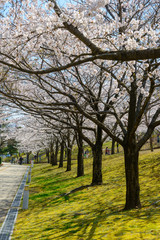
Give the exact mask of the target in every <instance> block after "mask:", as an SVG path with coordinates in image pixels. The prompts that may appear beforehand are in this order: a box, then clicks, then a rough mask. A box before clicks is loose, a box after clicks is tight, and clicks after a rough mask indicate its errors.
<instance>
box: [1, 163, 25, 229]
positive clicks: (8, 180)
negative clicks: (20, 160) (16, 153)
mask: <svg viewBox="0 0 160 240" xmlns="http://www.w3.org/2000/svg"><path fill="white" fill-rule="evenodd" d="M26 169H27V166H23V165H16V164H15V165H14V164H10V163H3V166H2V167H0V226H1V225H2V223H3V221H4V219H5V217H6V215H7V212H8V210H9V208H10V207H11V204H12V201H13V199H14V197H15V195H16V192H17V190H18V187H19V185H20V183H21V180H22V177H23V175H24V174H25V172H26Z"/></svg>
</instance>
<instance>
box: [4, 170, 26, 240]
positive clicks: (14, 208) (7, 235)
mask: <svg viewBox="0 0 160 240" xmlns="http://www.w3.org/2000/svg"><path fill="white" fill-rule="evenodd" d="M28 172H29V167H27V170H26V173H25V175H24V177H23V180H22V182H21V184H20V186H19V189H18V191H17V193H16V195H15V197H14V199H13V202H12V204H11V208H10V209H9V210H8V213H7V216H6V218H5V220H4V222H3V224H2V227H1V229H0V240H10V239H11V235H12V233H13V229H14V224H15V221H16V218H17V215H18V210H19V207H20V204H21V199H22V195H23V191H24V187H25V184H26V180H27V176H28Z"/></svg>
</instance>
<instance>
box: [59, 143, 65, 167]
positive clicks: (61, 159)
mask: <svg viewBox="0 0 160 240" xmlns="http://www.w3.org/2000/svg"><path fill="white" fill-rule="evenodd" d="M63 156H64V141H62V143H61V152H60V159H59V167H63Z"/></svg>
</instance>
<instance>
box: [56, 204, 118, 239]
mask: <svg viewBox="0 0 160 240" xmlns="http://www.w3.org/2000/svg"><path fill="white" fill-rule="evenodd" d="M102 207H103V206H99V209H96V210H94V211H93V212H94V215H93V212H92V216H89V215H88V214H85V213H84V214H83V213H74V214H73V218H72V220H70V221H68V222H67V223H66V224H64V225H63V226H62V227H61V228H60V229H59V231H60V232H62V234H61V235H59V236H58V237H55V238H54V239H58V240H62V239H66V238H67V239H69V238H70V239H72V236H74V237H75V236H76V237H77V240H84V239H85V240H91V239H94V237H95V236H94V235H95V231H96V229H97V227H98V226H99V224H102V223H103V222H104V221H106V218H107V217H109V216H111V215H114V214H115V215H117V214H118V213H119V211H118V210H117V211H112V210H110V212H109V213H106V212H105V210H101V209H102ZM80 216H84V217H83V218H79V217H80ZM67 230H68V231H67ZM64 231H67V232H65V233H63V232H64ZM98 235H100V233H98ZM103 235H104V233H103Z"/></svg>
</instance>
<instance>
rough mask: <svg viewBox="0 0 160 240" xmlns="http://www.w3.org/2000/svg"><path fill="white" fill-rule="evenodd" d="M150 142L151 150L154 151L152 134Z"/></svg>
mask: <svg viewBox="0 0 160 240" xmlns="http://www.w3.org/2000/svg"><path fill="white" fill-rule="evenodd" d="M149 143H150V150H151V152H153V138H152V136H151V137H150V139H149Z"/></svg>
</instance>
